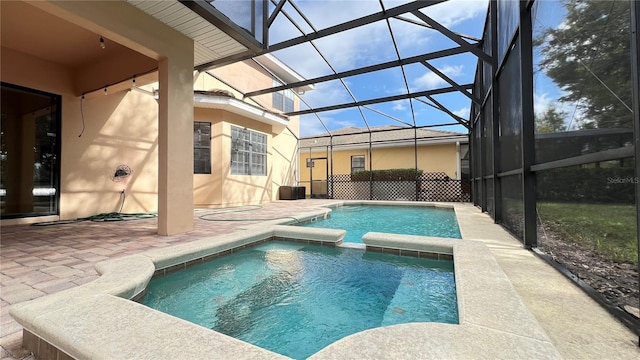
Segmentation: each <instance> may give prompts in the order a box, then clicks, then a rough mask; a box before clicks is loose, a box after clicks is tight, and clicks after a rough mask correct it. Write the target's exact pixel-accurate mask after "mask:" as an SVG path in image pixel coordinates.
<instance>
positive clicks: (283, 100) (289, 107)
mask: <svg viewBox="0 0 640 360" xmlns="http://www.w3.org/2000/svg"><path fill="white" fill-rule="evenodd" d="M280 85H282V84H281V83H280V82H278V81H276V80H273V86H274V87H276V86H280ZM273 107H274V108H276V109H278V110H280V111H283V112H286V113H287V112H292V111H293V91H291V90H289V89H287V90H280V91H277V92H274V93H273Z"/></svg>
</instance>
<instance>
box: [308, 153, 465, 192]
mask: <svg viewBox="0 0 640 360" xmlns="http://www.w3.org/2000/svg"><path fill="white" fill-rule="evenodd" d="M354 155H362V156H364V158H365V169H367V170H369V169H371V168H373V169H374V170H384V169H400V168H414V167H415V166H416V163H415V150H414V147H412V146H407V147H385V148H373V151H372V153H371V160H370V159H369V149H349V150H335V149H334V151H333V158H332V157H331V154H329V155H328V157H329V160H328V167H329V172H331V161H332V159H333V174H334V175H337V174H350V173H351V156H354ZM310 157H311V158H316V157H327V153H326V152H325V151H321V152H312V153H311V154H309V152H308V150H307V151H305V149H302V151H301V153H300V169H301V171H300V181H301V183H303V185H304V183H308V181H309V179H310V169H309V168H307V167H306V161H307V159H308V158H310ZM457 157H458V154H457V150H456V144H437V145H421V146H418V162H417V165H418V169H421V170H423V171H425V172H445V173H446V174H447V175H448V176H449V177H451V178H452V179H455V178H457V176H458V175H459V174H457V163H458V162H457ZM370 162H372V163H373V166H372V167H370ZM324 164H325V161H323V160H321V161H319V160H316V161H315V167H314V168H313V179H314V180H319V179H325V178H326V172H325V169H326V167H325V165H324Z"/></svg>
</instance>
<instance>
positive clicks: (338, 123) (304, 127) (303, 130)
mask: <svg viewBox="0 0 640 360" xmlns="http://www.w3.org/2000/svg"><path fill="white" fill-rule="evenodd" d="M320 119H321V120H322V123H321V122H320V120H318V118H317V117H316V116H315V115H313V114H310V115H303V116H301V117H300V136H314V135H321V134H325V133H326V132H327V130H326V129H325V128H324V126H322V124H323V123H324V125H325V126H326V127H327V128H328V129H329V130H335V129H341V128H345V127H350V126H355V127H358V126H361V125H359V124H358V123H357V122H355V121H350V120H342V119H336V118H334V117H332V116H328V115H326V114H320Z"/></svg>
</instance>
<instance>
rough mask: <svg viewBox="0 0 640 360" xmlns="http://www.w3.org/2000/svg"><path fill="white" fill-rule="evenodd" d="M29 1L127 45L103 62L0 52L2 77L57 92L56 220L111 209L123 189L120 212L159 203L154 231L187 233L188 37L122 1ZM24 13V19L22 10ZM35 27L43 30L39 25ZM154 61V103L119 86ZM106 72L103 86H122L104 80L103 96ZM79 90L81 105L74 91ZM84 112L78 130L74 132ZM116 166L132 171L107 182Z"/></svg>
mask: <svg viewBox="0 0 640 360" xmlns="http://www.w3.org/2000/svg"><path fill="white" fill-rule="evenodd" d="M30 4H32V5H33V6H35V7H37V8H39V9H40V10H43V11H45V12H46V13H48V14H51V15H52V16H55V17H59V18H62V19H64V20H66V21H68V22H69V23H71V24H74V25H76V26H78V27H80V28H84V29H85V30H88V31H91V32H94V33H96V34H102V35H104V36H105V37H107V38H109V39H110V40H111V41H115V42H117V43H119V44H120V45H123V46H125V47H126V48H128V51H126V52H122V53H120V54H118V56H115V57H111V58H109V59H108V61H105V59H98V60H95V61H94V62H91V63H87V64H82V65H80V66H75V67H71V66H63V65H60V64H56V63H53V62H51V61H47V60H43V59H40V58H36V57H33V56H30V55H27V54H25V53H20V52H17V51H12V50H10V49H4V48H3V49H2V61H1V64H2V71H1V75H0V76H1V79H2V81H5V82H8V83H12V84H16V85H21V86H25V87H28V88H32V89H36V90H42V91H47V92H50V93H53V94H58V95H61V96H62V106H61V107H62V109H61V112H62V114H61V115H62V118H61V127H62V134H61V141H60V143H61V158H60V218H61V219H72V218H77V217H84V216H89V215H95V214H97V213H101V212H111V211H117V210H119V208H120V205H121V201H122V198H123V194H122V190H125V194H126V202H125V204H124V208H123V211H124V212H139V211H156V210H157V211H158V233H160V234H175V233H180V232H185V231H189V230H191V229H192V228H193V215H192V209H193V200H192V199H193V161H192V160H191V159H192V156H193V139H192V131H193V111H192V109H193V107H192V106H193V93H192V91H193V75H192V72H193V41H192V40H191V39H189V38H187V37H185V36H183V35H181V34H180V33H178V32H176V31H174V30H173V29H171V28H169V27H167V26H166V25H164V24H162V23H160V22H158V21H156V20H154V19H153V18H151V17H149V16H148V15H145V14H144V13H142V12H141V11H139V10H138V9H136V8H135V7H132V6H131V5H129V4H126V3H124V2H114V1H105V2H69V1H40V2H32V3H30ZM34 11H35V10H34ZM24 16H25V19H28V18H29V13H28V11H26V12H24ZM36 25H38V26H39V25H42V26H43V27H45V28H43V31H47V30H46V24H36ZM131 50H133V51H131ZM154 66H155V67H157V68H158V72H157V74H158V76H157V80H158V82H159V88H160V99H159V100H158V102H156V101H155V100H154V99H153V97H152V96H148V95H145V94H141V93H137V92H127V91H124V92H123V91H120V90H122V89H126V88H128V87H130V86H131V84H130V83H129V82H130V81H131V80H126V81H125V80H123V78H126V77H127V76H133V75H135V74H138V73H140V72H141V71H148V70H149V68H153V67H154ZM107 79H108V80H109V82H108V84H113V83H114V79H117V81H120V80H123V82H124V85H123V84H119V85H114V86H111V85H110V86H109V92H108V95H107V96H104V95H103V92H102V91H97V92H91V90H93V89H92V88H91V87H92V86H94V85H95V84H97V82H100V84H103V83H104V82H106V81H107ZM100 86H102V85H100ZM100 90H101V89H100ZM87 91H89V93H87V95H86V99H85V100H84V103H83V106H82V112H81V107H80V104H81V98H80V94H82V93H85V92H87ZM169 94H171V96H169ZM185 110H186V111H185ZM83 112H84V120H85V130H84V133H83V134H82V136H81V137H79V136H78V135H79V133H80V132H81V130H82V113H83ZM120 164H125V165H128V166H130V167H131V169H132V170H133V174H132V176H130V177H129V179H128V181H126V182H123V183H115V182H113V181H112V180H111V177H112V175H113V173H114V172H115V169H116V167H117V166H118V165H120Z"/></svg>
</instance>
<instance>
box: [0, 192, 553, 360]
mask: <svg viewBox="0 0 640 360" xmlns="http://www.w3.org/2000/svg"><path fill="white" fill-rule="evenodd" d="M343 203H346V202H343ZM361 203H362V202H361ZM302 229H309V228H291V227H287V226H278V225H269V226H265V225H264V224H260V225H255V226H253V225H252V226H247V227H246V229H245V230H244V231H239V232H236V233H233V234H230V235H221V236H214V237H210V238H205V239H202V240H198V241H194V242H191V243H188V244H182V245H178V246H174V247H171V248H165V249H157V250H152V251H148V252H145V253H142V254H139V255H133V256H129V257H125V258H119V259H113V260H109V261H105V262H102V263H98V264H97V265H96V270H97V271H98V272H99V273H100V274H101V275H102V276H101V277H100V278H99V279H97V280H95V281H94V282H91V283H89V284H86V285H84V286H80V287H77V288H73V289H70V290H67V291H63V292H60V293H57V294H54V295H50V296H47V297H44V298H40V299H37V300H34V301H31V302H27V303H22V304H19V305H16V306H14V307H12V308H11V314H12V316H13V317H14V318H16V320H18V322H19V323H20V324H21V325H22V326H23V327H24V328H25V340H24V341H25V343H27V342H34V341H37V342H40V340H39V338H42V339H44V340H45V341H46V342H47V343H48V344H50V345H49V346H51V345H52V346H55V347H57V348H60V349H62V350H63V351H66V352H67V353H69V355H72V356H74V357H78V358H89V357H90V358H114V357H118V358H123V357H126V358H129V357H135V358H185V357H195V358H201V357H212V356H221V357H225V358H227V357H239V358H246V357H251V358H278V357H281V358H284V357H282V356H281V355H278V354H275V353H273V352H270V351H268V350H264V349H261V348H258V347H255V346H253V345H250V344H247V343H244V342H241V341H239V340H236V339H233V338H230V337H228V336H225V335H223V334H219V333H216V332H213V331H211V330H209V329H205V328H202V327H200V326H198V325H194V324H191V323H188V322H185V321H183V320H180V319H177V318H174V317H172V316H169V315H166V314H163V313H160V312H157V311H155V310H152V309H149V308H146V307H144V306H142V305H140V304H136V303H133V302H130V301H127V300H124V299H122V298H119V297H125V298H130V297H133V296H135V295H136V294H137V293H139V291H141V290H140V289H141V287H142V288H143V287H144V286H142V284H143V283H144V285H146V281H148V279H147V277H148V278H150V277H151V276H152V275H153V273H154V272H157V269H171V268H172V267H174V266H176V265H177V263H178V262H180V261H184V263H185V264H186V263H187V262H189V261H192V260H194V259H204V258H206V257H207V256H208V255H207V254H209V255H211V253H212V252H214V251H218V250H220V251H223V252H224V251H228V250H229V248H231V249H235V248H242V246H246V245H248V244H252V241H254V240H255V241H261V240H262V238H263V237H267V238H269V237H275V238H277V237H278V236H276V235H275V234H276V233H277V234H281V235H283V234H284V232H286V234H285V235H287V236H291V235H292V234H306V235H308V236H309V237H311V236H312V235H313V234H311V233H309V232H305V230H302ZM278 231H280V232H278ZM322 233H325V231H324V230H323V231H320V232H318V231H317V230H316V234H315V236H318V234H322ZM370 235H372V236H373V237H374V238H375V234H374V233H370ZM383 236H384V237H385V238H386V240H385V239H381V240H380V241H388V240H389V239H390V237H396V235H392V236H390V234H383ZM398 237H399V238H396V240H402V241H405V242H407V239H408V238H406V237H409V238H413V237H411V236H402V235H398ZM403 238H404V239H403ZM415 238H416V240H418V239H419V240H422V241H423V242H427V243H429V242H431V243H432V245H433V246H431V247H429V246H427V250H428V251H429V252H437V251H441V250H440V249H439V248H436V245H437V246H442V244H441V243H439V242H438V241H437V240H434V239H433V238H427V237H415ZM326 240H327V239H325V241H326ZM391 240H393V239H391ZM216 241H217V242H216ZM337 241H338V240H336V242H337ZM442 241H447V242H455V243H457V244H455V246H454V245H451V247H450V251H451V253H452V254H453V255H454V262H455V264H456V266H455V268H456V285H457V286H458V289H459V290H458V302H459V304H460V303H461V299H463V301H462V306H459V311H460V319H461V321H460V322H461V325H446V324H434V323H419V324H405V325H396V326H391V327H387V328H377V329H372V330H368V331H365V332H362V333H358V334H354V335H352V336H350V337H347V338H344V339H342V340H339V341H338V342H336V343H334V344H332V345H329V346H328V347H327V348H325V349H323V350H321V351H320V352H318V353H316V354H315V355H314V356H313V357H314V358H317V359H318V358H325V357H334V356H335V354H339V353H342V354H344V355H347V357H373V355H375V357H377V358H381V357H394V358H395V357H398V356H401V357H414V356H413V355H412V354H419V355H420V356H428V355H430V356H440V357H503V358H505V357H510V358H514V357H522V358H530V357H536V358H537V357H544V358H559V357H560V356H559V354H558V353H557V352H556V351H555V348H554V347H553V345H552V344H551V343H550V342H549V340H548V339H547V338H546V335H544V332H543V331H542V330H541V329H540V327H539V325H538V324H537V322H536V321H535V319H534V318H533V317H532V316H531V315H530V313H529V311H528V310H527V309H526V308H524V306H523V305H522V302H521V300H520V298H519V296H518V295H517V293H515V290H514V289H513V287H512V286H511V284H510V283H509V281H508V279H506V283H505V282H504V281H503V280H504V279H499V280H500V281H497V282H496V283H495V284H494V285H495V286H496V289H493V288H487V287H485V286H487V285H486V284H484V285H482V282H478V278H492V277H493V275H496V274H498V275H499V274H502V276H503V277H504V274H503V273H502V270H501V269H500V268H499V267H498V265H497V263H495V259H493V257H492V255H491V254H490V253H488V250H486V251H487V254H488V257H486V259H489V261H486V263H487V264H485V265H482V264H481V265H480V266H479V265H478V264H474V263H473V262H471V263H468V264H466V265H465V262H466V261H465V257H466V256H468V257H469V258H470V259H471V260H472V259H473V258H476V257H477V256H478V254H479V253H481V252H482V250H479V249H481V248H483V247H484V248H486V247H485V246H484V245H483V244H481V243H479V242H467V241H464V240H442ZM243 242H244V243H243ZM214 243H215V244H214ZM378 245H384V244H382V243H380V242H379V243H378ZM395 246H398V247H400V244H399V243H398V242H397V241H396V243H395ZM402 246H405V247H407V246H408V245H406V244H405V245H402ZM417 250H419V249H417ZM465 254H466V255H465ZM480 258H485V255H482V256H481V257H480ZM178 266H180V265H178ZM483 266H487V267H489V268H497V269H493V270H491V269H484V268H483ZM140 269H141V270H142V271H138V270H140ZM483 269H484V270H483ZM485 270H486V271H485ZM496 270H497V273H492V271H496ZM132 278H133V279H132ZM145 279H146V280H145ZM487 289H491V290H490V291H487ZM488 293H490V294H488ZM499 293H504V296H505V297H506V299H507V301H505V302H504V303H501V301H503V300H500V299H499V297H498V295H497V294H499ZM483 296H484V297H483ZM487 296H489V299H488V300H489V302H488V303H487V302H486V301H487ZM474 299H477V301H473V300H474ZM482 299H484V300H482ZM513 299H515V301H513V302H509V301H510V300H513ZM491 300H493V301H491ZM505 304H506V305H505ZM514 312H515V314H514ZM523 314H524V315H523ZM520 317H522V318H520ZM136 319H144V321H136ZM503 325H511V326H512V327H513V328H509V327H508V326H503ZM527 326H530V327H529V328H527ZM532 329H533V331H532ZM538 330H539V331H538ZM31 334H33V335H31ZM522 334H525V335H522ZM532 334H534V335H533V336H532ZM43 342H44V341H43ZM363 343H369V344H370V346H369V347H368V348H365V347H363V346H362V344H363ZM405 343H406V346H402V344H405ZM383 344H387V345H384V346H383ZM487 344H492V346H491V348H490V349H487ZM493 344H495V346H494V345H493ZM502 345H504V346H502ZM36 346H42V347H45V348H46V347H47V345H45V344H43V343H38V344H36ZM376 348H377V350H376V351H377V352H375V353H370V351H371V350H372V349H376ZM385 349H386V350H385ZM514 349H515V350H514ZM128 351H132V352H128ZM367 354H368V355H367ZM500 354H501V355H500ZM514 354H515V355H514ZM465 355H472V356H465ZM40 357H41V358H43V359H44V358H45V357H44V356H40Z"/></svg>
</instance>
